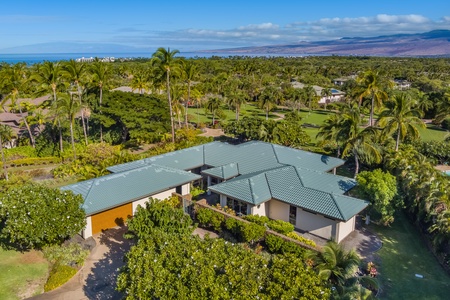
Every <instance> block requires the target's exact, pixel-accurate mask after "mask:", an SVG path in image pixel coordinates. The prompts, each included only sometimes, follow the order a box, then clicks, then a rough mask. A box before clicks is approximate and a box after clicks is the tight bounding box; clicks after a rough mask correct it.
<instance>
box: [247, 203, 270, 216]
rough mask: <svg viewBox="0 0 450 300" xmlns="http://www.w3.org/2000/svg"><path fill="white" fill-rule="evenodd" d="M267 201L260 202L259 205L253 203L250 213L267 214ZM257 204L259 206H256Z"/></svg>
mask: <svg viewBox="0 0 450 300" xmlns="http://www.w3.org/2000/svg"><path fill="white" fill-rule="evenodd" d="M268 204H269V202H264V203H261V204H260V205H254V206H253V207H252V211H251V214H252V215H260V216H267V215H268V214H269V205H268ZM258 206H259V207H258Z"/></svg>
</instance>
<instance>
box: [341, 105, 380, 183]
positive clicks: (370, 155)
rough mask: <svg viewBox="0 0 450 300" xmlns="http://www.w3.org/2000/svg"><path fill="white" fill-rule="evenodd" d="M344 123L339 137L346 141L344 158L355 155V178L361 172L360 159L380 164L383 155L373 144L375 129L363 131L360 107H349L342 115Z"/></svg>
mask: <svg viewBox="0 0 450 300" xmlns="http://www.w3.org/2000/svg"><path fill="white" fill-rule="evenodd" d="M341 117H342V121H341V122H340V123H339V127H340V128H339V130H338V133H337V134H338V135H339V136H342V139H343V140H344V145H343V151H342V157H346V156H349V155H350V154H351V155H353V157H354V159H355V177H356V175H357V174H358V172H359V161H360V159H361V160H362V161H363V162H365V163H372V162H380V161H381V155H380V152H379V150H378V149H377V147H376V145H375V144H374V143H373V137H374V136H375V129H374V128H373V127H368V128H365V129H363V128H362V127H361V125H362V120H363V119H362V117H361V112H360V110H359V107H358V106H356V105H353V106H348V107H347V108H346V109H345V110H344V112H343V113H342V116H341Z"/></svg>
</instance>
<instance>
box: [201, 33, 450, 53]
mask: <svg viewBox="0 0 450 300" xmlns="http://www.w3.org/2000/svg"><path fill="white" fill-rule="evenodd" d="M215 51H218V52H227V53H232V54H236V55H240V54H242V55H245V54H250V53H252V54H254V53H258V54H295V55H302V54H318V55H371V56H450V30H434V31H430V32H425V33H418V34H397V35H388V36H378V37H367V38H362V37H344V38H341V39H339V40H331V41H316V42H300V43H297V44H292V45H269V46H262V47H244V48H233V49H221V50H211V51H204V52H215Z"/></svg>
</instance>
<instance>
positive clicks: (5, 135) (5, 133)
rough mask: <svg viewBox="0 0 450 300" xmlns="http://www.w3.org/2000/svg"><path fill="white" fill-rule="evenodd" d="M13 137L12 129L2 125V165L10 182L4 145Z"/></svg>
mask: <svg viewBox="0 0 450 300" xmlns="http://www.w3.org/2000/svg"><path fill="white" fill-rule="evenodd" d="M12 137H13V131H12V129H11V127H9V126H8V125H5V124H0V152H1V155H2V165H3V174H4V175H5V180H6V181H8V179H9V178H8V168H7V166H6V159H5V153H4V151H3V143H4V142H6V141H10V140H11V139H12Z"/></svg>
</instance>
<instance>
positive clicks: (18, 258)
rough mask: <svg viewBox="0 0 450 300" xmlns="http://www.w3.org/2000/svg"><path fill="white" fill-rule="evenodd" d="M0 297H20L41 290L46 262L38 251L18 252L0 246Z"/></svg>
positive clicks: (46, 268)
mask: <svg viewBox="0 0 450 300" xmlns="http://www.w3.org/2000/svg"><path fill="white" fill-rule="evenodd" d="M0 270H1V272H0V299H20V297H19V295H22V296H23V295H24V294H23V293H24V292H27V294H26V295H27V296H28V297H29V296H33V295H35V294H36V293H39V291H40V290H42V288H43V285H44V283H45V279H46V276H47V272H48V263H47V261H45V260H44V259H43V258H42V254H41V253H40V252H26V253H20V252H17V251H5V250H3V249H1V248H0Z"/></svg>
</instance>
